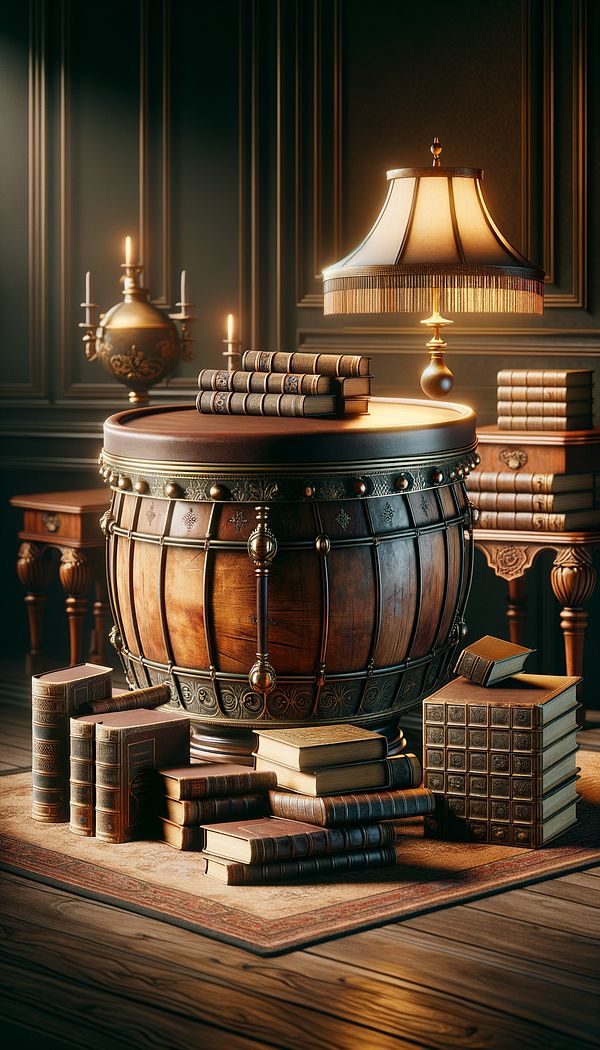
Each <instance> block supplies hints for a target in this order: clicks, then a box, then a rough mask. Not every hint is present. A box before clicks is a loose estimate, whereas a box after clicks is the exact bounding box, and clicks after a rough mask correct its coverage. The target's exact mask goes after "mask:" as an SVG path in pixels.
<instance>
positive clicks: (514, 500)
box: [472, 489, 594, 514]
mask: <svg viewBox="0 0 600 1050" xmlns="http://www.w3.org/2000/svg"><path fill="white" fill-rule="evenodd" d="M568 495H569V493H565V496H568ZM570 495H571V496H572V497H573V499H574V501H575V502H576V503H577V505H576V506H575V507H572V508H571V509H572V510H580V509H581V504H580V503H579V501H578V500H575V497H576V496H577V497H579V495H580V493H574V492H573V493H570ZM587 496H588V507H589V508H590V510H591V509H592V508H593V506H594V493H593V492H592V490H591V489H590V490H589V492H588V493H587ZM472 502H473V504H474V505H475V506H476V507H478V508H479V510H492V511H494V510H495V511H513V512H516V513H519V514H524V513H528V514H533V513H540V512H542V513H544V514H551V513H552V512H553V507H554V502H555V496H554V494H553V493H547V492H532V493H527V492H474V493H473V500H472ZM562 503H563V509H564V510H565V512H566V511H568V509H569V508H568V507H567V506H565V503H566V500H565V499H563V500H562Z"/></svg>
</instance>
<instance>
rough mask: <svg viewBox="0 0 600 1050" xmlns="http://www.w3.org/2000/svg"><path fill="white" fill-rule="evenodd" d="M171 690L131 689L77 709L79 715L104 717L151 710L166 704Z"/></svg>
mask: <svg viewBox="0 0 600 1050" xmlns="http://www.w3.org/2000/svg"><path fill="white" fill-rule="evenodd" d="M170 700H171V690H170V689H169V686H168V685H151V686H148V688H146V689H132V690H131V692H129V693H121V694H120V695H119V696H113V697H107V698H106V700H92V701H91V702H90V703H88V704H83V705H82V707H80V708H79V713H80V714H85V715H105V714H113V713H114V712H115V711H134V710H137V709H138V708H144V709H151V708H154V707H160V706H161V705H162V704H168V703H169V702H170Z"/></svg>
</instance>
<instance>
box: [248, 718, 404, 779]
mask: <svg viewBox="0 0 600 1050" xmlns="http://www.w3.org/2000/svg"><path fill="white" fill-rule="evenodd" d="M254 732H255V735H256V737H257V738H258V744H257V747H256V751H255V754H256V755H258V757H259V758H261V759H263V758H264V759H267V758H272V759H274V761H275V762H281V763H283V765H284V766H289V767H290V768H291V769H319V768H320V767H321V766H340V765H344V764H346V763H348V762H366V761H368V760H369V759H378V758H385V756H386V755H387V740H386V738H385V737H384V736H382V734H381V733H372V732H370V730H368V729H361V728H360V726H352V725H344V724H341V725H332V726H303V727H301V728H298V729H255V731H254Z"/></svg>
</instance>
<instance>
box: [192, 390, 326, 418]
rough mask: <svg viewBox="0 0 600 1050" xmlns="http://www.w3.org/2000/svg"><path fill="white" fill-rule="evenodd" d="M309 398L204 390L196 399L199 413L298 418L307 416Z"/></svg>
mask: <svg viewBox="0 0 600 1050" xmlns="http://www.w3.org/2000/svg"><path fill="white" fill-rule="evenodd" d="M308 396H309V395H307V394H236V393H232V392H225V391H221V390H214V391H210V390H203V391H201V392H200V393H199V394H198V397H197V398H196V407H197V409H198V411H199V412H203V413H205V414H209V413H213V414H215V415H232V416H290V417H297V416H304V415H305V402H306V398H307V397H308ZM320 396H322V395H320ZM332 412H333V410H332ZM327 414H329V413H327Z"/></svg>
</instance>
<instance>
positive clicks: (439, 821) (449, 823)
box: [425, 813, 543, 849]
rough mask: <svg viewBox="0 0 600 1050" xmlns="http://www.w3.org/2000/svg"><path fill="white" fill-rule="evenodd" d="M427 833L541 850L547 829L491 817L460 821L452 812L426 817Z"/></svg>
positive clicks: (460, 839) (429, 835) (461, 839)
mask: <svg viewBox="0 0 600 1050" xmlns="http://www.w3.org/2000/svg"><path fill="white" fill-rule="evenodd" d="M425 836H426V838H438V839H439V838H441V839H447V840H448V841H453V842H479V843H494V844H496V845H502V846H520V847H522V848H523V847H525V848H527V849H538V848H539V847H540V846H542V845H543V837H542V836H543V828H542V827H540V826H539V825H536V824H532V825H529V826H520V825H518V824H508V823H495V822H494V821H491V820H457V819H453V818H452V816H451V815H449V816H444V814H440V815H438V814H437V813H436V814H435V815H432V816H427V817H425Z"/></svg>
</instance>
